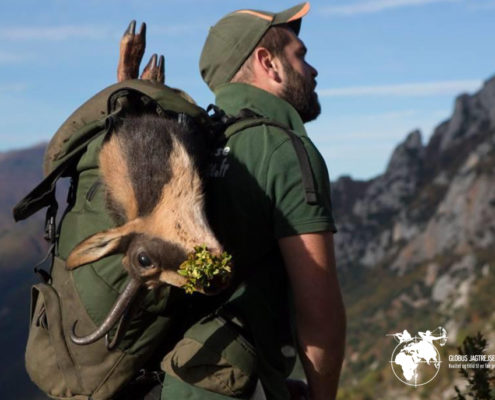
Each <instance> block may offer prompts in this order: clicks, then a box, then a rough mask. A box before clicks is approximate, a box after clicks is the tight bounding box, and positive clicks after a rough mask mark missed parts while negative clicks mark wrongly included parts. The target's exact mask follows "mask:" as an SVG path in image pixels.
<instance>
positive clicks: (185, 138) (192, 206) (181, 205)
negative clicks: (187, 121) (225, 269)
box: [67, 115, 222, 289]
mask: <svg viewBox="0 0 495 400" xmlns="http://www.w3.org/2000/svg"><path fill="white" fill-rule="evenodd" d="M193 135H194V133H193V132H191V130H190V129H187V126H186V125H184V124H179V123H178V122H177V121H175V120H173V119H166V118H162V117H157V116H151V115H145V116H140V117H134V118H126V119H124V121H123V123H122V124H121V125H120V126H118V127H116V128H115V130H114V131H113V132H112V133H111V135H110V136H109V137H108V138H107V140H106V141H105V142H104V144H103V146H102V149H101V152H100V159H99V160H100V171H101V176H102V179H103V182H104V184H105V190H106V192H105V193H106V199H107V204H108V207H109V209H110V210H111V211H112V214H113V215H114V218H115V220H116V221H118V222H120V223H121V225H120V226H118V227H116V228H113V229H110V230H107V231H104V232H101V233H97V234H95V235H93V236H91V237H89V238H88V239H86V240H85V241H83V242H82V243H80V244H79V245H78V246H76V247H75V248H74V250H73V251H72V253H71V254H70V255H69V257H68V259H67V267H68V268H71V269H72V268H76V267H78V266H80V265H82V264H87V263H90V262H93V261H96V260H98V259H100V258H102V257H104V256H106V255H109V254H113V253H124V254H125V255H124V258H123V261H122V262H123V265H124V267H125V268H126V270H127V271H128V272H129V274H130V275H131V277H132V278H135V279H137V280H140V281H142V283H143V284H144V285H145V286H147V287H148V288H150V289H151V288H155V287H157V286H159V285H160V284H163V283H168V284H170V285H174V286H182V285H183V284H185V278H184V277H183V276H181V275H179V274H178V273H177V269H178V267H179V265H180V264H181V263H182V262H183V261H185V260H186V258H187V255H188V254H189V253H191V252H192V251H193V250H194V247H195V246H200V245H206V246H207V247H208V249H209V250H210V252H212V253H213V254H220V253H221V252H222V247H221V246H220V244H219V243H218V241H217V240H216V238H215V236H214V234H213V232H212V231H211V229H210V227H209V226H208V222H207V220H206V216H205V213H204V202H203V191H202V190H203V187H202V181H201V178H200V174H199V170H198V166H197V161H196V159H195V158H194V154H193V153H196V152H197V151H198V150H197V149H193V148H192V147H193V146H194V145H195V144H196V142H197V141H195V140H192V138H193ZM193 150H195V151H193ZM215 289H218V288H215Z"/></svg>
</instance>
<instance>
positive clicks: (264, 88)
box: [163, 3, 345, 400]
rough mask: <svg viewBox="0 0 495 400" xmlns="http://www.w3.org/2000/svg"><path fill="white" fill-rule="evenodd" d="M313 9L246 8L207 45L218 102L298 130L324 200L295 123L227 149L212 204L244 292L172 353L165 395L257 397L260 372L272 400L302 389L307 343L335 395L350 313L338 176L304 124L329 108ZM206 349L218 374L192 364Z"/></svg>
mask: <svg viewBox="0 0 495 400" xmlns="http://www.w3.org/2000/svg"><path fill="white" fill-rule="evenodd" d="M308 10H309V4H308V3H303V4H300V5H297V6H295V7H292V8H290V9H288V10H286V11H283V12H280V13H277V14H274V13H269V12H265V11H255V10H240V11H236V12H234V13H231V14H229V15H227V16H225V17H224V18H222V19H221V20H220V21H219V22H218V23H217V24H216V25H215V26H213V27H212V28H211V29H210V32H209V35H208V38H207V40H206V43H205V45H204V48H203V52H202V55H201V59H200V70H201V75H202V77H203V79H204V80H205V82H206V83H207V84H208V86H209V87H210V89H211V90H212V91H213V92H214V93H215V95H216V103H217V105H218V106H219V107H220V108H221V109H223V110H224V111H225V112H226V113H227V114H229V115H231V116H236V115H238V114H240V113H241V110H244V109H248V110H250V111H251V112H254V113H256V114H260V115H262V116H264V117H266V118H268V119H270V120H271V121H273V122H274V123H278V124H280V125H283V126H285V127H287V129H290V130H292V131H293V132H295V134H296V135H297V136H298V137H299V138H300V139H298V140H302V143H304V148H305V151H304V152H305V153H306V154H307V157H308V158H309V162H310V166H311V171H312V172H311V175H312V178H311V179H314V183H315V186H316V198H315V199H313V201H309V202H308V201H307V200H306V198H305V187H304V184H303V177H302V174H303V173H302V172H301V164H300V162H299V160H298V155H297V154H296V150H295V146H294V144H293V143H292V141H291V138H290V136H289V135H288V134H287V133H286V132H285V129H283V128H280V127H276V126H273V125H270V124H262V125H256V126H251V127H245V128H244V129H240V130H239V131H238V132H235V133H234V134H232V136H230V138H229V139H228V141H227V143H226V145H225V146H224V147H223V148H222V149H219V151H217V153H216V162H215V165H213V166H212V169H211V171H210V175H211V180H210V183H209V185H208V187H207V199H206V200H207V210H208V216H209V219H210V221H211V224H212V227H213V229H214V231H215V233H216V234H217V237H219V239H220V240H221V241H222V242H223V244H224V247H225V248H226V250H227V251H229V252H230V253H231V254H232V255H233V260H234V265H235V270H236V272H237V275H236V280H235V281H234V287H235V288H238V289H237V290H235V292H234V293H233V294H232V295H231V297H230V298H229V299H228V300H227V301H226V302H225V304H224V305H223V306H222V307H221V308H220V309H219V310H220V311H219V312H217V313H215V315H217V316H218V315H220V317H221V319H220V321H227V323H226V324H224V325H222V324H221V323H220V322H218V321H216V322H212V320H211V319H207V320H205V321H202V322H201V323H200V324H198V325H197V326H196V327H193V329H192V330H191V332H189V333H188V334H186V339H187V340H186V339H185V340H186V341H185V342H184V341H183V342H182V343H181V342H179V344H178V346H177V347H176V349H175V350H174V351H172V352H171V353H170V354H169V355H168V356H167V358H166V362H165V363H164V365H165V367H164V369H165V371H166V374H167V375H166V380H165V384H164V391H163V393H164V395H163V396H164V397H163V398H167V395H169V396H170V398H181V397H180V396H183V397H184V398H185V397H187V398H198V399H199V398H212V399H226V398H231V397H241V398H247V397H249V395H250V393H252V390H253V382H255V381H256V380H258V379H259V380H260V382H261V384H262V386H263V389H264V392H265V394H266V397H267V398H268V399H288V398H289V397H290V395H291V394H292V395H294V392H295V391H296V388H297V387H296V386H294V385H293V384H289V385H287V384H286V377H287V376H288V374H289V373H290V372H291V370H292V368H293V365H294V361H295V355H296V349H298V352H299V355H300V358H301V360H302V363H303V366H304V371H305V373H306V377H307V380H308V385H309V395H310V398H311V399H314V400H316V399H325V400H328V399H333V398H335V395H336V391H337V385H338V379H339V374H340V368H341V364H342V360H343V352H344V340H345V313H344V307H343V304H342V298H341V293H340V288H339V284H338V280H337V276H336V271H335V260H334V250H333V233H334V232H335V227H334V222H333V217H332V213H331V201H330V188H329V179H328V173H327V170H326V166H325V163H324V161H323V159H322V157H321V155H320V154H319V152H318V151H317V149H316V148H315V147H314V145H313V144H312V142H311V141H310V139H309V138H308V137H307V135H306V132H305V129H304V125H303V123H304V122H308V121H310V120H312V119H315V118H316V117H317V116H318V114H319V113H320V105H319V103H318V98H317V95H316V93H315V92H314V89H315V86H316V81H315V78H316V75H317V71H316V70H315V69H314V68H313V67H312V66H311V65H309V64H308V63H307V62H306V60H305V54H306V47H305V46H304V44H303V42H302V41H301V40H300V39H299V38H298V37H297V35H298V33H299V29H300V25H301V18H302V17H303V16H304V15H306V13H307V12H308ZM310 203H311V204H310ZM239 284H240V285H239ZM238 285H239V286H238ZM206 331H207V332H208V334H200V333H198V332H206ZM220 332H221V333H220ZM232 332H234V333H232ZM226 337H228V338H229V339H223V340H222V338H226ZM295 337H297V340H296V339H295ZM241 339H242V343H244V345H239V343H240V342H241ZM191 342H192V343H193V344H194V346H193V347H191ZM200 343H201V344H200ZM296 343H297V344H296ZM236 345H237V347H236ZM188 346H189V347H188ZM251 346H252V347H251ZM186 347H187V348H188V350H187V351H185V350H184V351H182V352H181V349H184V348H186ZM232 349H235V350H232ZM247 350H249V351H247ZM229 351H230V354H229ZM243 351H245V353H243ZM186 353H188V354H191V353H194V356H192V357H184V354H186ZM200 353H201V354H203V353H204V354H207V355H208V357H209V360H211V359H212V358H215V356H214V355H215V354H216V355H217V358H218V360H220V361H219V362H218V363H217V368H211V369H210V372H209V376H210V377H211V376H213V377H214V379H209V378H208V377H206V375H208V373H206V372H204V373H203V374H202V375H201V376H198V375H197V374H196V375H194V374H193V375H191V370H192V368H190V367H191V366H193V365H194V366H199V365H201V366H203V367H204V362H203V363H202V362H201V361H200V359H201V360H207V359H208V357H204V358H202V357H201V356H198V354H200ZM250 357H252V358H250ZM226 365H228V366H229V367H232V370H231V371H230V375H228V376H226V374H225V373H223V372H221V371H225V368H226V367H225V366H226ZM184 366H186V367H187V366H189V367H187V368H185V367H184ZM186 370H187V371H186ZM212 380H214V381H215V382H214V383H212ZM184 382H188V383H189V384H191V386H184ZM198 388H202V389H206V391H202V392H198V391H199V390H202V389H198ZM289 392H290V394H289ZM213 393H215V394H213Z"/></svg>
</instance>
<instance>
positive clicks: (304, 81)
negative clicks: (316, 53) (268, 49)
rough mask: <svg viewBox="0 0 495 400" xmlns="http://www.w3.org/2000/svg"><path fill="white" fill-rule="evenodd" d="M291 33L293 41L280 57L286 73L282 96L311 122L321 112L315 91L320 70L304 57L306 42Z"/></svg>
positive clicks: (302, 117)
mask: <svg viewBox="0 0 495 400" xmlns="http://www.w3.org/2000/svg"><path fill="white" fill-rule="evenodd" d="M289 34H290V35H291V41H290V42H289V43H288V44H287V45H286V46H285V48H284V56H283V57H280V58H281V62H282V66H283V73H284V77H283V82H284V87H283V90H282V93H281V95H280V97H282V98H283V99H284V100H286V101H287V102H288V103H290V104H291V105H292V106H293V107H294V108H295V109H296V111H297V112H298V113H299V115H300V116H301V119H302V120H303V122H309V121H312V120H314V119H316V117H318V115H320V112H321V107H320V103H319V102H318V95H317V94H316V92H315V87H316V80H315V78H316V76H317V75H318V72H317V71H316V69H314V68H313V67H312V66H311V65H310V64H308V63H307V62H306V61H305V59H304V57H305V55H306V51H307V49H306V46H304V43H303V42H302V41H301V40H300V39H299V38H298V37H297V36H296V35H295V34H294V33H293V32H289Z"/></svg>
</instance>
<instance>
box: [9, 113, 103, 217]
mask: <svg viewBox="0 0 495 400" xmlns="http://www.w3.org/2000/svg"><path fill="white" fill-rule="evenodd" d="M106 124H107V120H105V119H102V120H98V121H95V122H94V123H92V125H91V128H90V133H89V134H88V136H87V137H86V138H85V140H84V142H82V143H81V144H79V146H77V147H76V148H75V149H74V150H72V151H71V152H70V153H69V154H67V155H65V156H64V157H63V159H61V160H60V161H59V164H58V166H57V167H56V168H55V169H54V170H53V171H52V172H51V173H50V174H49V175H48V176H47V177H46V178H45V179H43V180H42V181H41V182H40V183H39V184H38V186H36V187H35V188H34V189H33V190H31V192H29V193H28V194H27V195H26V196H25V197H24V198H23V199H22V200H21V201H19V203H17V205H16V206H15V207H14V210H13V214H14V219H15V221H16V222H17V221H21V220H23V219H26V218H28V217H30V216H31V215H33V214H34V213H35V212H36V211H38V210H41V209H42V208H44V207H47V206H51V205H52V204H56V200H55V188H56V185H57V181H58V179H59V178H60V177H61V176H63V175H64V173H65V172H66V171H67V170H69V168H70V167H73V166H74V162H77V160H78V159H79V157H80V156H81V154H82V153H84V151H85V150H86V147H87V146H88V144H89V142H91V141H92V140H93V139H95V138H96V137H97V136H99V135H101V134H103V133H105V132H106V130H105V129H104V128H105V126H106Z"/></svg>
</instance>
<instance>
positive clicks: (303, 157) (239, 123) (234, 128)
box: [224, 109, 318, 205]
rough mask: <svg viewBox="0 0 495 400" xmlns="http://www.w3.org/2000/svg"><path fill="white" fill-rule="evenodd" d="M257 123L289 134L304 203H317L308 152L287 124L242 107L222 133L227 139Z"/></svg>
mask: <svg viewBox="0 0 495 400" xmlns="http://www.w3.org/2000/svg"><path fill="white" fill-rule="evenodd" d="M259 125H268V126H274V127H277V128H279V129H280V130H281V131H283V132H285V134H286V135H287V136H289V139H290V141H291V143H292V146H293V147H294V151H295V152H296V156H297V160H298V161H299V168H300V169H301V177H302V183H303V187H304V196H305V199H306V203H307V204H310V205H315V204H318V201H317V192H316V184H315V179H314V176H313V171H312V170H311V163H310V162H309V157H308V153H307V151H306V148H305V147H304V143H303V141H302V139H301V138H300V137H299V136H298V135H297V134H296V133H295V132H294V131H293V130H291V129H290V128H289V127H288V126H286V125H283V124H281V123H278V122H275V121H273V120H271V119H269V118H266V117H263V116H261V115H259V114H256V113H254V112H253V111H251V110H248V109H243V110H241V113H240V114H239V116H238V117H236V118H235V120H234V122H232V123H231V125H230V126H228V128H227V129H226V130H225V133H224V135H225V137H226V138H227V139H228V138H230V137H231V136H233V135H235V134H236V133H238V132H241V131H243V130H244V129H248V128H252V127H255V126H259Z"/></svg>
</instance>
